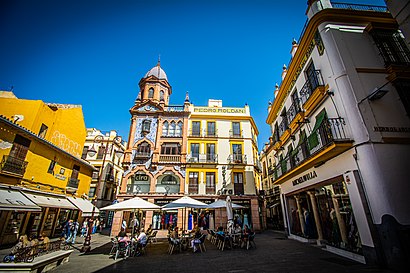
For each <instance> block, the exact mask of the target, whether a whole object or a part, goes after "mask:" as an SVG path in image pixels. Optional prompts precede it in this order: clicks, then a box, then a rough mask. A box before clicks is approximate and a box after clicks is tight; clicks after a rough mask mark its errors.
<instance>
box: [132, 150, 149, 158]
mask: <svg viewBox="0 0 410 273" xmlns="http://www.w3.org/2000/svg"><path fill="white" fill-rule="evenodd" d="M150 156H151V153H150V152H135V155H134V159H143V158H149V157H150Z"/></svg>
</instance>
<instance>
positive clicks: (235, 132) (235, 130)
mask: <svg viewBox="0 0 410 273" xmlns="http://www.w3.org/2000/svg"><path fill="white" fill-rule="evenodd" d="M232 136H234V137H240V136H241V124H240V123H239V122H232Z"/></svg>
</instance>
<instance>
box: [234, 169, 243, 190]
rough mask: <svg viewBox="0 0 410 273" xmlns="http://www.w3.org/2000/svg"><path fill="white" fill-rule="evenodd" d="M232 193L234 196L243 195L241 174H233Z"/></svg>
mask: <svg viewBox="0 0 410 273" xmlns="http://www.w3.org/2000/svg"><path fill="white" fill-rule="evenodd" d="M233 182H234V192H235V194H236V195H240V194H244V190H243V173H233Z"/></svg>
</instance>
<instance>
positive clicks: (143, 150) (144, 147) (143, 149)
mask: <svg viewBox="0 0 410 273" xmlns="http://www.w3.org/2000/svg"><path fill="white" fill-rule="evenodd" d="M136 152H137V155H150V153H151V145H149V144H148V142H146V141H144V142H142V143H141V144H139V145H138V146H137V151H136Z"/></svg>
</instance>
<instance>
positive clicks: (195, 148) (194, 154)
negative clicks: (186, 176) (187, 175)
mask: <svg viewBox="0 0 410 273" xmlns="http://www.w3.org/2000/svg"><path fill="white" fill-rule="evenodd" d="M191 158H192V159H194V161H195V162H198V160H199V143H191Z"/></svg>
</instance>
